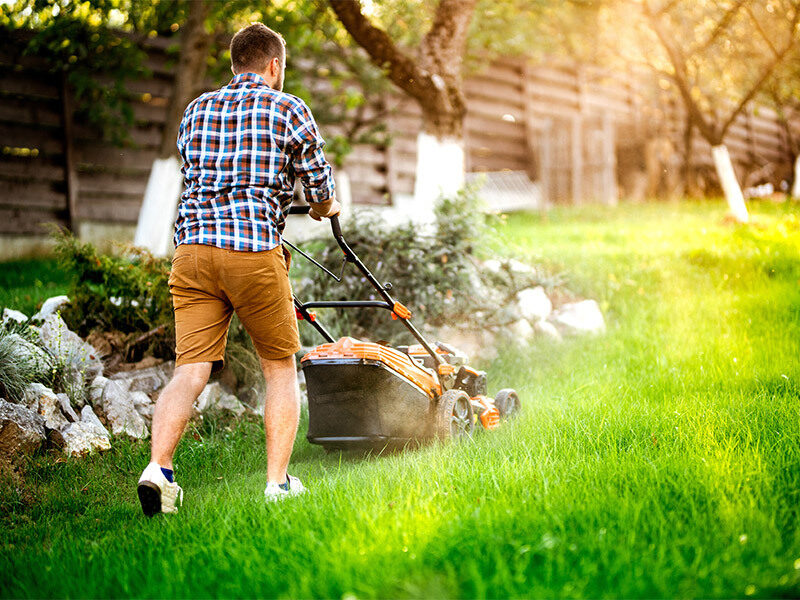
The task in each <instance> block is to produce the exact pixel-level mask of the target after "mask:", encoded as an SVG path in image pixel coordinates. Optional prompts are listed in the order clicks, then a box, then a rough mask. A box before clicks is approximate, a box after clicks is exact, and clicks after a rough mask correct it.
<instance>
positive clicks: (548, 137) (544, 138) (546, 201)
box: [539, 119, 553, 208]
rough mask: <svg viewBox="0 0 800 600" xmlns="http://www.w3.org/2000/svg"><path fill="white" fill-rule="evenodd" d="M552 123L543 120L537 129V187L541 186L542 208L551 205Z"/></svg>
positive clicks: (548, 120) (549, 120)
mask: <svg viewBox="0 0 800 600" xmlns="http://www.w3.org/2000/svg"><path fill="white" fill-rule="evenodd" d="M552 131H553V121H552V120H551V119H545V120H544V121H543V123H542V127H541V128H540V129H539V185H540V186H541V193H542V204H543V205H544V206H543V208H544V207H546V206H550V205H551V204H552V203H553V197H552V194H553V190H552V183H551V182H552V173H553V136H552Z"/></svg>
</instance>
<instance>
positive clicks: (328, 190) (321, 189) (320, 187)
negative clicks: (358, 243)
mask: <svg viewBox="0 0 800 600" xmlns="http://www.w3.org/2000/svg"><path fill="white" fill-rule="evenodd" d="M289 119H290V122H289V131H290V136H289V141H290V144H291V147H292V151H291V157H292V167H293V169H294V172H295V173H296V174H297V176H298V177H300V181H301V182H302V184H303V188H304V190H305V195H306V200H307V201H308V202H314V203H316V202H326V201H328V200H332V199H333V198H334V192H335V189H336V188H335V184H334V182H333V172H332V170H331V165H330V163H328V161H327V159H326V158H325V154H324V153H323V151H322V149H323V147H324V146H325V140H323V139H322V136H321V135H320V134H319V129H318V128H317V124H316V122H315V121H314V117H313V116H312V115H311V111H310V110H309V109H308V107H307V106H306V105H305V103H303V102H300V103H299V104H298V106H297V107H296V108H295V109H294V110H293V111H291V113H290V116H289Z"/></svg>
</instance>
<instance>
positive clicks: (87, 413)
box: [81, 405, 109, 437]
mask: <svg viewBox="0 0 800 600" xmlns="http://www.w3.org/2000/svg"><path fill="white" fill-rule="evenodd" d="M81 422H82V423H90V424H92V425H94V426H95V427H97V428H98V429H99V430H100V431H101V432H102V434H103V435H104V436H106V437H109V434H108V430H107V429H106V428H105V426H104V425H103V423H102V422H101V421H100V418H99V417H98V416H97V414H96V413H95V412H94V410H92V407H91V406H89V405H86V406H84V407H83V408H82V409H81Z"/></svg>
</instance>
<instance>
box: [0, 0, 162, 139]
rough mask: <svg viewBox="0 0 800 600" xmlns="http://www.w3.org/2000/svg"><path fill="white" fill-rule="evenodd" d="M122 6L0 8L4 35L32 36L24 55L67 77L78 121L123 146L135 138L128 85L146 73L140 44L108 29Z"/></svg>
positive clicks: (33, 2)
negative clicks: (132, 137)
mask: <svg viewBox="0 0 800 600" xmlns="http://www.w3.org/2000/svg"><path fill="white" fill-rule="evenodd" d="M118 6H119V3H118V2H113V1H110V0H93V2H83V3H76V2H61V1H60V0H20V1H19V2H17V3H16V4H15V5H3V6H2V7H0V28H2V32H0V34H1V35H4V36H10V35H12V33H13V32H14V31H19V30H23V31H30V32H31V33H30V36H25V37H26V38H27V39H24V41H23V49H22V54H23V55H26V56H32V57H36V58H37V59H39V60H40V61H43V62H44V64H45V65H46V67H45V68H46V69H47V71H49V72H50V73H51V74H53V75H55V76H58V77H61V76H64V77H65V78H66V81H67V83H68V84H69V88H70V90H71V93H72V95H73V97H74V102H75V110H76V117H77V118H78V119H79V120H82V121H84V122H86V123H88V124H90V125H93V126H95V127H97V128H99V129H100V131H102V132H103V134H104V136H105V137H106V138H108V139H110V140H112V141H113V142H115V143H118V144H122V143H124V142H126V141H128V140H129V139H130V136H129V133H128V130H129V128H130V127H131V126H132V125H133V123H134V115H133V110H132V108H131V105H130V102H129V99H130V95H131V94H130V92H128V91H127V89H126V83H127V82H128V81H129V80H131V79H134V78H137V77H142V76H145V75H146V74H147V71H146V69H145V68H144V66H143V64H144V58H145V53H144V51H143V50H142V49H141V48H140V47H139V45H138V44H137V43H136V41H135V39H132V38H131V37H129V36H125V35H123V34H122V32H121V31H119V30H114V29H111V28H110V27H109V20H110V17H111V16H112V15H113V14H114V11H116V12H117V13H119V9H118Z"/></svg>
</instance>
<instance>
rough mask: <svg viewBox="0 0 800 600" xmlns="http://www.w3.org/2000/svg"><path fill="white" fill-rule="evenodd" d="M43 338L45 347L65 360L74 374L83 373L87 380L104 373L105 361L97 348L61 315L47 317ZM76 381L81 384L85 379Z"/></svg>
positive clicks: (43, 327) (43, 326)
mask: <svg viewBox="0 0 800 600" xmlns="http://www.w3.org/2000/svg"><path fill="white" fill-rule="evenodd" d="M41 340H42V345H43V346H44V347H45V348H47V349H48V350H49V351H50V352H51V353H53V354H54V355H55V356H58V357H59V358H61V359H63V360H64V362H65V363H66V364H67V366H68V367H69V368H70V369H71V370H72V371H73V375H78V374H81V376H82V379H84V380H85V379H87V378H88V379H94V378H95V377H97V376H98V375H102V374H103V363H102V362H101V361H100V355H99V353H98V352H97V350H95V349H94V348H93V347H92V345H91V344H87V343H86V342H84V341H83V340H82V339H81V338H80V337H79V336H78V335H77V334H76V333H74V332H72V331H70V330H69V328H68V327H67V324H66V323H65V322H64V320H63V319H62V318H61V317H60V316H59V315H57V314H54V315H49V316H48V317H46V318H45V320H44V323H43V324H42V328H41ZM76 383H78V384H80V383H83V381H76Z"/></svg>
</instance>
